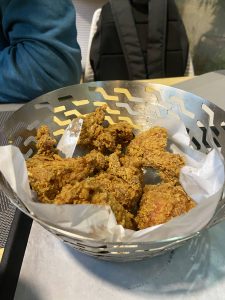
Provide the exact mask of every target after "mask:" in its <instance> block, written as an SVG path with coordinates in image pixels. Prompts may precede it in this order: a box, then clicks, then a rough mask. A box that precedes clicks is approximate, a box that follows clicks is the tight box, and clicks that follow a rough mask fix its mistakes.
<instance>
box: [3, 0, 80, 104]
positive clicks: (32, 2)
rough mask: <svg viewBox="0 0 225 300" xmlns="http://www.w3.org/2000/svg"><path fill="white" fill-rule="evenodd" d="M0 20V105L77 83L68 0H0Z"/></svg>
mask: <svg viewBox="0 0 225 300" xmlns="http://www.w3.org/2000/svg"><path fill="white" fill-rule="evenodd" d="M0 20H1V23H0V103H10V102H14V103H19V102H25V101H29V100H32V99H34V98H36V97H37V96H39V95H41V94H44V93H46V92H48V91H51V90H54V89H57V88H60V87H63V86H67V85H71V84H75V83H79V82H80V76H81V52H80V47H79V45H78V43H77V31H76V25H75V9H74V6H73V3H72V2H71V1H70V0H1V1H0Z"/></svg>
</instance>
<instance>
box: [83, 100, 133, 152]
mask: <svg viewBox="0 0 225 300" xmlns="http://www.w3.org/2000/svg"><path fill="white" fill-rule="evenodd" d="M106 108H107V106H106V105H104V106H101V107H99V108H97V109H96V111H95V112H93V113H90V114H88V115H87V116H86V117H85V118H84V123H83V127H82V130H81V135H80V139H79V144H80V145H83V146H88V147H90V148H94V149H97V150H98V151H100V152H102V153H108V152H114V151H116V150H117V149H119V150H120V149H122V147H124V146H126V145H127V144H128V143H129V142H130V141H131V140H132V139H133V137H134V135H133V128H132V126H131V125H130V124H129V123H127V122H119V123H117V124H113V125H109V126H108V127H104V126H103V122H104V117H105V110H106Z"/></svg>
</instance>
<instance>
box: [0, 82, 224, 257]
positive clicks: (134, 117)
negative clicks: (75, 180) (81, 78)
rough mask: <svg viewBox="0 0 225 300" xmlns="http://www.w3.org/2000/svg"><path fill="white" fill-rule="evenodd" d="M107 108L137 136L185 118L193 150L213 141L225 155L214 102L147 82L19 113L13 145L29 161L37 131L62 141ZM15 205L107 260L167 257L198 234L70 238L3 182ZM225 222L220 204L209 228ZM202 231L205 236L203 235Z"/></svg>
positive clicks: (56, 95)
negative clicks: (82, 120) (74, 124)
mask: <svg viewBox="0 0 225 300" xmlns="http://www.w3.org/2000/svg"><path fill="white" fill-rule="evenodd" d="M105 103H106V104H107V106H108V109H107V113H106V119H107V121H108V122H109V123H116V122H118V121H121V120H126V121H128V122H130V123H131V124H133V125H134V127H135V128H136V129H137V130H138V129H140V126H141V127H143V125H146V124H147V123H148V126H149V124H150V123H151V120H152V119H155V118H159V117H164V116H166V115H171V116H173V117H176V118H180V119H181V120H182V121H183V122H184V124H185V126H186V128H187V130H188V133H189V135H190V138H191V142H192V145H193V147H194V148H196V149H198V150H200V151H202V152H205V153H206V152H207V151H208V150H209V149H210V142H209V139H208V137H209V135H210V136H211V138H213V140H214V143H215V144H216V145H217V147H219V148H221V152H222V154H223V155H224V154H225V112H224V111H223V110H221V109H220V108H218V107H217V106H216V105H214V104H212V103H211V102H209V101H207V100H205V99H202V98H200V97H197V96H195V95H193V94H191V93H187V92H184V91H181V90H178V89H175V88H172V87H167V86H163V85H159V84H150V83H147V82H144V81H133V82H128V81H111V82H93V83H85V84H81V85H73V86H69V87H66V88H62V89H59V90H56V91H53V92H50V93H48V94H46V95H43V96H41V97H39V98H37V99H35V100H33V101H32V102H30V103H28V104H26V105H25V106H23V107H22V108H21V109H20V110H18V111H16V112H15V113H14V114H13V116H12V117H11V118H10V119H9V120H8V121H7V122H6V124H5V129H4V132H5V135H6V138H7V140H8V143H11V144H14V145H17V146H18V147H19V148H20V150H21V151H22V153H23V154H24V156H25V158H28V157H30V156H31V155H32V154H33V152H34V149H35V135H36V129H37V128H38V127H39V126H40V125H41V124H47V125H48V126H49V128H50V129H51V132H52V133H53V135H54V136H55V138H56V139H57V140H59V138H60V137H61V135H62V134H63V132H64V129H65V128H66V127H67V125H68V124H69V123H70V121H71V120H72V119H73V118H74V117H79V116H81V115H85V114H87V113H90V112H92V111H94V110H95V109H96V107H97V106H100V105H103V104H105ZM0 183H1V185H2V186H3V188H4V190H5V192H6V194H7V195H8V197H9V198H10V199H11V201H12V202H13V203H14V204H15V205H16V206H17V207H18V208H19V209H20V210H22V211H23V212H24V213H25V214H27V215H29V216H30V217H31V218H33V219H35V220H36V221H37V222H39V223H40V224H41V225H42V226H43V227H45V228H46V229H47V230H48V231H50V232H52V233H53V234H55V235H56V236H58V237H59V238H61V239H62V240H63V241H64V242H65V243H66V244H69V245H70V246H72V247H73V248H75V249H77V250H80V251H82V252H84V253H86V254H88V255H92V256H95V257H98V258H101V259H105V260H113V261H130V260H140V259H144V258H146V257H151V256H155V255H159V254H162V253H164V252H166V251H168V250H171V249H175V248H176V247H178V246H180V245H182V244H183V243H184V242H186V241H187V240H189V239H191V238H193V237H194V236H196V235H198V234H199V232H196V233H195V234H192V235H191V236H185V237H174V238H173V239H167V240H163V241H155V242H143V243H140V242H138V243H126V244H124V243H102V242H98V241H95V240H92V239H87V238H85V237H82V236H80V235H77V234H74V233H70V232H66V231H64V230H62V229H59V228H57V227H55V226H52V225H49V224H47V223H45V222H43V221H41V220H38V219H37V218H36V217H34V216H33V215H31V214H30V213H29V211H28V210H27V209H26V207H25V206H24V205H23V203H22V202H21V201H20V199H18V198H17V197H16V195H15V194H14V193H13V192H12V190H11V189H10V187H9V186H8V185H7V184H6V183H4V182H2V179H1V182H0ZM224 217H225V200H221V201H220V203H219V205H218V207H217V209H216V213H215V215H214V217H213V218H212V220H211V221H210V223H209V224H208V225H207V226H206V227H205V228H204V229H206V228H209V227H211V226H213V225H215V224H216V223H218V222H220V221H222V220H223V218H224ZM204 229H203V230H204Z"/></svg>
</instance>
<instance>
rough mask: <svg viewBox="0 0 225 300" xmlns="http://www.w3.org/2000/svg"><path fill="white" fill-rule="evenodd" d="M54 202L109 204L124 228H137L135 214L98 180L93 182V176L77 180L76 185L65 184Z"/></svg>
mask: <svg viewBox="0 0 225 300" xmlns="http://www.w3.org/2000/svg"><path fill="white" fill-rule="evenodd" d="M54 203H55V204H95V205H109V206H110V207H111V209H112V211H113V213H114V215H115V217H116V220H117V223H118V224H120V225H122V226H123V227H124V228H128V229H133V230H135V229H136V223H135V220H134V216H133V214H131V213H130V212H128V211H127V210H126V209H125V208H124V207H123V206H122V205H121V204H120V203H119V202H118V201H117V200H116V199H115V198H114V196H113V195H112V194H110V193H108V192H107V191H105V190H104V189H102V188H101V187H100V186H99V185H98V182H93V180H92V178H91V179H86V180H83V181H81V182H76V183H75V184H74V185H71V184H68V185H65V186H64V187H63V188H62V190H61V192H60V193H59V194H58V195H57V197H56V198H55V200H54Z"/></svg>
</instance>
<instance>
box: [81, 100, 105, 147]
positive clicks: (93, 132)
mask: <svg viewBox="0 0 225 300" xmlns="http://www.w3.org/2000/svg"><path fill="white" fill-rule="evenodd" d="M106 108H107V106H106V105H103V106H101V107H98V108H97V109H96V110H95V111H94V112H92V113H90V114H88V115H87V116H86V117H84V122H83V126H82V130H81V133H80V138H79V144H80V145H83V146H91V145H92V144H93V141H94V140H96V139H97V137H98V136H99V134H100V133H102V132H103V126H102V123H103V122H104V119H105V110H106Z"/></svg>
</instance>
